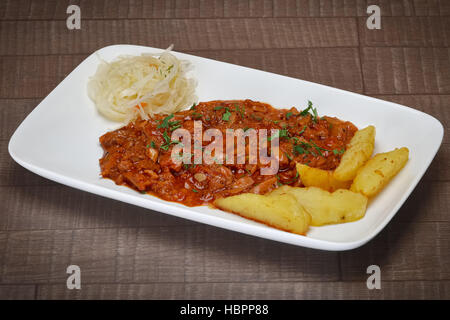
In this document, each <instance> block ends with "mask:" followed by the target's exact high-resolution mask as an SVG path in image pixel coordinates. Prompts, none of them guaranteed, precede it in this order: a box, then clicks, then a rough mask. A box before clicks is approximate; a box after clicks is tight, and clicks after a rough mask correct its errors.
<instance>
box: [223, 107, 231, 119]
mask: <svg viewBox="0 0 450 320" xmlns="http://www.w3.org/2000/svg"><path fill="white" fill-rule="evenodd" d="M230 117H231V112H230V110H228V108H225V113H224V114H223V115H222V120H224V121H230Z"/></svg>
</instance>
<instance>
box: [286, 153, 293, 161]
mask: <svg viewBox="0 0 450 320" xmlns="http://www.w3.org/2000/svg"><path fill="white" fill-rule="evenodd" d="M284 154H285V155H286V157H287V158H288V159H289V160H292V157H291V156H290V155H289V153H287V152H285V153H284Z"/></svg>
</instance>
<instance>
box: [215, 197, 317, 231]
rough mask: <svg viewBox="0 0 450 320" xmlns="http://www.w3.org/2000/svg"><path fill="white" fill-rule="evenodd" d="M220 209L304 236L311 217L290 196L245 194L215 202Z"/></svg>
mask: <svg viewBox="0 0 450 320" xmlns="http://www.w3.org/2000/svg"><path fill="white" fill-rule="evenodd" d="M214 205H215V206H216V207H218V208H219V209H222V210H225V211H230V212H233V213H236V214H238V215H240V216H243V217H245V218H248V219H252V220H256V221H259V222H262V223H265V224H267V225H269V226H272V227H275V228H278V229H282V230H285V231H289V232H292V233H297V234H301V235H304V234H306V231H307V230H308V227H309V224H310V222H311V216H310V215H309V214H308V213H307V212H306V211H305V209H303V207H302V206H301V205H299V204H298V202H297V200H295V198H294V197H293V196H292V195H290V194H283V195H275V196H269V195H259V194H253V193H243V194H240V195H237V196H232V197H227V198H221V199H217V200H215V201H214Z"/></svg>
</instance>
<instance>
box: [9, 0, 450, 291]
mask: <svg viewBox="0 0 450 320" xmlns="http://www.w3.org/2000/svg"><path fill="white" fill-rule="evenodd" d="M368 2H369V4H378V5H380V7H381V9H382V29H381V30H368V29H367V28H366V27H365V23H366V19H367V14H366V8H367V5H368ZM69 4H79V5H80V7H81V17H82V22H81V30H72V31H70V30H68V29H67V28H66V21H65V19H66V18H67V16H68V15H67V14H66V8H67V6H68V5H69ZM119 43H131V44H140V45H148V46H153V47H159V48H165V47H167V46H168V45H169V44H171V43H174V44H175V49H176V50H178V51H183V52H188V53H191V54H195V55H198V56H203V57H209V58H213V59H217V60H222V61H228V62H231V63H235V64H240V65H245V66H249V67H253V68H258V69H263V70H267V71H270V72H275V73H280V74H284V75H288V76H292V77H298V78H301V79H305V80H311V81H315V82H319V83H323V84H327V85H330V86H334V87H338V88H342V89H346V90H350V91H354V92H358V93H362V94H365V95H370V96H374V97H377V98H380V99H385V100H389V101H394V102H398V103H401V104H405V105H408V106H411V107H413V108H416V109H418V110H422V111H424V112H427V113H429V114H431V115H433V116H435V117H436V118H438V119H439V120H440V121H441V122H442V124H443V125H444V127H445V130H448V127H449V126H450V113H449V108H450V72H449V71H450V49H449V44H450V1H446V0H442V1H433V0H398V1H396V0H393V1H388V0H386V1H382V0H379V1H365V0H341V1H340V0H317V1H313V0H297V1H296V0H282V1H275V0H274V1H271V0H267V1H237V0H235V1H233V0H215V1H206V0H191V1H178V0H176V1H175V0H172V1H157V0H154V1H142V0H141V1H139V0H115V1H106V0H104V1H92V0H91V1H87V0H86V1H74V0H72V1H69V0H67V1H56V0H48V1H45V0H42V1H33V0H20V1H18V0H3V1H0V121H1V123H0V124H1V126H0V148H1V149H0V150H1V152H0V298H11V299H16V298H26V299H54V298H83V299H89V298H148V299H153V298H188V299H204V298H212V299H215V298H225V299H229V298H236V299H247V298H249V299H252V298H259V299H265V298H273V299H305V298H314V299H320V298H324V299H331V298H338V299H341V298H345V299H346V298H362V299H376V298H383V299H399V298H400V299H404V298H438V299H444V298H446V299H449V298H450V214H449V207H450V196H449V195H450V170H449V158H450V149H449V144H450V141H449V139H448V135H446V136H445V137H444V142H443V144H442V147H441V149H440V151H439V152H438V154H437V156H436V158H435V160H434V162H433V163H432V165H431V167H430V168H429V170H428V171H427V173H426V175H425V176H424V178H423V179H422V181H421V182H420V183H419V185H418V186H417V188H416V190H415V191H414V192H413V194H412V195H411V197H410V198H409V200H408V201H407V202H406V204H405V205H404V206H403V207H402V209H401V210H400V211H399V212H398V214H397V215H396V217H395V218H394V219H393V220H392V221H391V223H390V224H389V225H388V226H387V228H386V229H385V230H384V231H382V232H381V233H380V234H379V235H378V236H377V237H376V238H375V239H374V240H373V241H371V242H370V243H368V244H367V245H365V246H363V247H362V248H359V249H356V250H353V251H349V252H341V253H337V252H323V251H317V250H311V249H305V248H300V247H295V246H291V245H286V244H280V243H276V242H273V241H269V240H263V239H258V238H254V237H250V236H246V235H242V234H238V233H234V232H231V231H226V230H221V229H218V228H214V227H210V226H206V225H202V224H198V223H194V222H190V221H185V220H182V219H179V218H175V217H171V216H167V215H164V214H161V213H157V212H152V211H149V210H145V209H142V208H138V207H134V206H131V205H128V204H124V203H120V202H117V201H113V200H108V199H104V198H101V197H98V196H95V195H91V194H88V193H85V192H81V191H78V190H75V189H71V188H68V187H65V186H62V185H59V184H57V183H54V182H52V181H49V180H46V179H43V178H41V177H39V176H37V175H35V174H33V173H30V172H28V171H26V170H25V169H23V168H21V167H20V166H19V165H17V164H16V163H14V162H13V160H12V159H11V158H10V156H9V154H8V152H7V144H8V141H9V138H10V137H11V135H12V133H13V132H14V130H15V128H16V127H17V126H18V125H19V123H20V122H21V121H22V120H23V119H24V118H25V117H26V115H27V114H28V113H29V112H30V111H31V110H33V108H34V107H35V106H36V105H37V104H38V103H39V102H40V101H41V100H42V99H43V98H44V97H45V96H46V95H47V94H48V93H49V92H50V91H51V90H52V89H53V88H54V87H55V86H56V85H57V84H58V83H59V82H60V81H61V80H62V79H63V78H64V77H65V76H66V75H67V74H68V73H69V72H70V71H71V70H72V69H73V68H74V67H75V66H76V65H78V64H79V63H80V62H81V61H82V60H83V59H84V58H85V57H86V56H88V55H89V54H91V53H92V52H93V51H95V50H96V49H99V48H101V47H103V46H106V45H110V44H119ZM61 103H62V104H64V101H61ZM386 121H392V125H395V119H386ZM418 134H420V132H418ZM411 138H412V139H413V138H414V137H411ZM70 264H76V265H79V266H80V267H81V270H82V289H81V290H72V291H71V290H67V289H66V286H65V281H66V277H67V276H68V275H67V274H66V273H65V270H66V267H67V266H68V265H70ZM371 264H377V265H379V266H380V267H381V271H382V274H381V276H382V289H381V290H368V289H367V288H366V279H367V277H368V275H367V274H366V268H367V266H369V265H371Z"/></svg>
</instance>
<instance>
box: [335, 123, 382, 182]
mask: <svg viewBox="0 0 450 320" xmlns="http://www.w3.org/2000/svg"><path fill="white" fill-rule="evenodd" d="M374 145H375V127H374V126H368V127H366V128H364V129H361V130H358V131H356V133H355V135H354V136H353V138H352V140H350V143H349V144H348V145H347V149H346V150H345V152H344V154H343V156H342V158H341V162H340V163H339V166H338V167H337V168H336V169H335V170H334V177H335V178H336V179H337V180H341V181H350V180H353V178H355V176H356V173H357V172H358V169H359V168H360V167H362V166H363V165H364V163H366V162H367V160H369V159H370V156H371V155H372V152H373V148H374Z"/></svg>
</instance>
